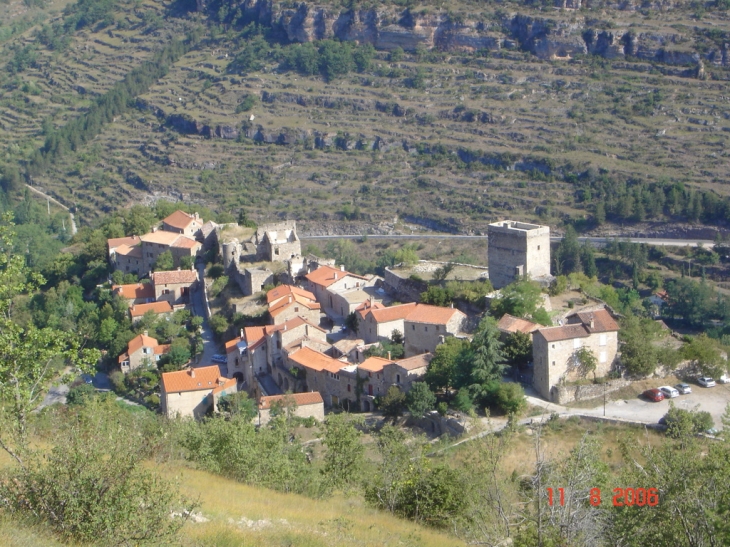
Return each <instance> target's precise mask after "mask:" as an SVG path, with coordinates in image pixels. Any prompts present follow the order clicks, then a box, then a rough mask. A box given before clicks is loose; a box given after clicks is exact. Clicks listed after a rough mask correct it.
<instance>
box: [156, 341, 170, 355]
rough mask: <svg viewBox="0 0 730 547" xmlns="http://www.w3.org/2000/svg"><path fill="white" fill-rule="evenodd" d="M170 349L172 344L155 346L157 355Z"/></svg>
mask: <svg viewBox="0 0 730 547" xmlns="http://www.w3.org/2000/svg"><path fill="white" fill-rule="evenodd" d="M168 351H170V344H160V345H159V346H157V347H156V348H155V355H164V354H166V353H167V352H168Z"/></svg>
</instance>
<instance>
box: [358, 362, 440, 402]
mask: <svg viewBox="0 0 730 547" xmlns="http://www.w3.org/2000/svg"><path fill="white" fill-rule="evenodd" d="M432 358H433V355H432V354H431V353H422V354H420V355H415V356H413V357H409V358H406V359H399V360H395V361H394V360H392V359H384V358H383V357H368V358H367V359H365V361H363V362H362V363H360V365H359V366H358V367H357V371H358V374H359V375H360V378H362V379H363V380H364V381H363V383H362V393H361V394H360V410H362V411H363V412H370V411H371V410H374V409H375V398H376V397H382V396H383V395H385V394H386V393H387V391H388V388H390V387H391V386H396V387H397V388H398V389H400V390H401V391H402V392H404V393H408V392H409V391H410V390H411V387H413V383H414V382H420V381H423V377H424V376H425V375H426V371H427V370H428V365H429V363H430V362H431V359H432ZM361 381H362V380H361Z"/></svg>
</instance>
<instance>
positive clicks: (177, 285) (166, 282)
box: [150, 270, 198, 306]
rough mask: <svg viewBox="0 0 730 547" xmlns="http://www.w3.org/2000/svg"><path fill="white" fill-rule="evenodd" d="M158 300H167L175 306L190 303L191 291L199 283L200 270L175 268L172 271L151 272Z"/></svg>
mask: <svg viewBox="0 0 730 547" xmlns="http://www.w3.org/2000/svg"><path fill="white" fill-rule="evenodd" d="M150 279H151V280H152V285H153V286H154V291H155V300H156V301H157V302H162V301H167V302H169V303H170V304H172V305H173V306H176V305H183V304H188V303H189V302H190V291H191V290H194V289H195V287H196V285H197V283H198V272H196V271H195V270H175V271H170V272H153V273H151V274H150Z"/></svg>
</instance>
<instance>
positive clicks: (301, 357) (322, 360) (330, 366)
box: [289, 346, 349, 373]
mask: <svg viewBox="0 0 730 547" xmlns="http://www.w3.org/2000/svg"><path fill="white" fill-rule="evenodd" d="M289 360H291V361H293V362H295V363H297V364H298V365H301V366H303V367H304V368H308V369H311V370H314V371H316V372H320V371H322V370H326V371H327V372H332V373H336V372H339V371H340V369H342V368H343V367H346V366H349V363H343V362H342V361H338V360H337V359H333V358H332V357H328V356H327V355H325V354H324V353H320V352H318V351H315V350H313V349H311V348H308V347H307V346H304V347H303V348H302V349H300V350H297V351H295V352H294V353H290V354H289Z"/></svg>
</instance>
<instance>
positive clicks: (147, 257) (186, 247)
mask: <svg viewBox="0 0 730 547" xmlns="http://www.w3.org/2000/svg"><path fill="white" fill-rule="evenodd" d="M141 240H142V245H141V246H142V259H143V262H144V268H143V270H140V271H139V275H147V274H149V273H150V272H151V271H152V269H153V268H154V266H155V263H156V262H157V259H158V258H159V256H160V255H161V254H162V253H164V252H165V251H170V254H172V261H173V265H174V266H175V267H179V266H180V260H181V259H182V258H183V257H191V258H192V259H193V260H195V257H196V256H197V255H198V253H199V252H200V249H201V248H202V247H203V244H202V243H200V242H198V241H195V240H194V239H192V238H189V237H188V236H185V235H182V234H176V233H174V232H165V231H162V230H157V231H156V232H150V233H149V234H145V235H143V236H142V237H141Z"/></svg>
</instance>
